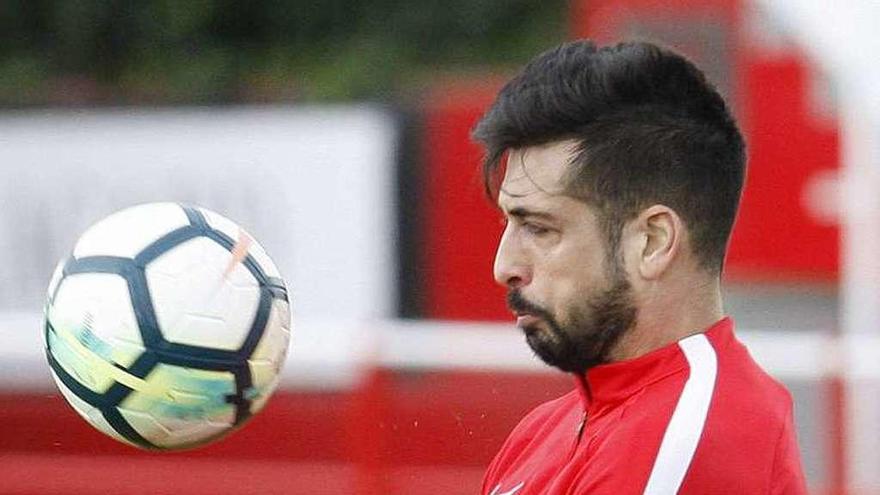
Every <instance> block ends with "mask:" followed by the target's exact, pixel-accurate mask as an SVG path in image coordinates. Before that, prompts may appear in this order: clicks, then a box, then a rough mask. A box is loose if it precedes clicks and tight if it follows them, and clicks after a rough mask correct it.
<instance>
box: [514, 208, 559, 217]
mask: <svg viewBox="0 0 880 495" xmlns="http://www.w3.org/2000/svg"><path fill="white" fill-rule="evenodd" d="M507 215H508V216H511V217H516V218H526V217H532V218H542V219H544V220H553V219H555V218H556V217H554V216H553V215H552V214H550V213H547V212H544V211H538V210H530V209H528V208H524V207H522V206H517V207H516V208H511V209H510V210H508V211H507Z"/></svg>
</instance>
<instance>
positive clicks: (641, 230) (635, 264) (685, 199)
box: [474, 41, 745, 371]
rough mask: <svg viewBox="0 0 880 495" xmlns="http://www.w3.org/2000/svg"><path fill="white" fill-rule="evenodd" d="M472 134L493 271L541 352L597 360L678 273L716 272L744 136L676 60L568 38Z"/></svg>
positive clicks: (714, 96)
mask: <svg viewBox="0 0 880 495" xmlns="http://www.w3.org/2000/svg"><path fill="white" fill-rule="evenodd" d="M474 137H475V138H476V139H477V140H478V141H480V142H482V143H483V144H484V145H485V147H486V160H485V162H484V167H483V171H484V180H485V184H486V188H487V191H488V192H489V193H490V195H492V196H493V197H495V198H497V201H498V204H499V206H500V208H501V209H502V211H503V212H504V213H505V217H506V218H507V219H508V225H507V228H506V229H505V232H504V235H503V237H502V239H501V243H500V245H499V249H498V254H497V257H496V266H495V276H496V279H497V280H498V281H499V282H500V283H502V284H504V285H505V286H507V287H508V289H509V292H510V295H509V298H508V299H509V303H510V305H511V308H512V309H513V310H514V311H516V312H517V314H519V315H521V318H519V324H520V326H522V327H523V328H524V330H525V331H526V335H527V338H528V341H529V344H530V345H531V346H532V348H533V349H535V351H536V352H537V353H538V355H539V356H541V357H542V358H543V359H545V361H547V362H548V363H550V364H553V365H556V366H558V367H560V368H562V369H564V370H566V371H584V370H586V369H588V368H589V367H591V366H593V365H595V364H598V363H602V362H605V361H607V360H608V359H609V354H610V353H611V352H613V348H614V346H615V344H616V343H617V342H618V341H619V339H620V338H621V337H622V336H623V335H624V334H625V333H626V332H627V330H628V329H630V328H631V327H632V326H633V325H635V323H636V321H637V318H638V312H639V309H640V305H641V304H642V303H643V302H644V300H645V299H646V298H651V297H654V295H656V294H657V293H658V292H657V291H658V290H659V288H661V287H662V286H663V284H664V283H666V284H667V285H669V284H668V281H669V280H671V279H674V278H675V274H676V273H681V272H682V270H688V269H690V270H692V273H694V274H698V275H699V276H703V277H706V278H707V279H714V280H717V278H718V277H719V276H720V273H721V269H722V266H723V261H724V255H725V251H726V247H727V242H728V239H729V236H730V231H731V228H732V226H733V221H734V218H735V215H736V210H737V206H738V202H739V197H740V192H741V189H742V183H743V177H744V171H745V170H744V169H745V152H744V147H745V146H744V142H743V139H742V136H741V134H740V133H739V130H738V129H737V127H736V124H735V122H734V120H733V118H732V117H731V115H730V113H729V111H728V109H727V107H726V105H725V104H724V101H723V100H722V98H721V97H720V96H719V95H718V93H717V92H716V91H715V89H714V88H713V87H712V86H711V85H710V84H709V83H708V82H707V81H706V80H705V78H704V76H703V75H702V73H701V72H700V71H699V70H698V69H696V68H695V67H694V66H693V65H692V64H691V63H690V62H688V61H687V60H686V59H684V58H683V57H681V56H680V55H677V54H675V53H672V52H670V51H667V50H663V49H661V48H658V47H656V46H654V45H651V44H647V43H626V44H620V45H616V46H613V47H605V48H596V47H595V46H594V45H593V44H591V43H589V42H586V41H580V42H573V43H567V44H564V45H562V46H560V47H558V48H556V49H553V50H550V51H548V52H545V53H543V54H541V55H539V56H538V57H537V58H535V59H534V60H533V61H532V62H530V63H529V64H528V65H527V66H526V67H525V68H524V69H523V71H522V72H521V73H520V74H519V75H517V76H516V77H515V78H514V79H512V80H511V81H510V82H509V83H508V84H507V85H506V86H505V87H504V88H503V89H502V90H501V92H500V93H499V95H498V97H497V99H496V101H495V102H494V104H493V105H492V107H491V108H490V109H489V111H488V112H487V113H486V114H485V115H484V116H483V118H482V120H481V121H480V122H479V123H478V124H477V127H476V128H475V130H474ZM692 278H693V277H692ZM682 303H685V301H682Z"/></svg>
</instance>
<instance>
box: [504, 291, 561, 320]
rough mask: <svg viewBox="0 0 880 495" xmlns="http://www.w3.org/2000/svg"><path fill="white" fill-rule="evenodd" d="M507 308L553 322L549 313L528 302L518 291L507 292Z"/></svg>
mask: <svg viewBox="0 0 880 495" xmlns="http://www.w3.org/2000/svg"><path fill="white" fill-rule="evenodd" d="M507 307H508V308H510V310H511V311H515V312H517V313H529V314H533V315H535V316H539V317H542V318H544V319H547V320H551V321H552V319H553V317H552V315H551V314H550V312H549V311H547V310H546V309H544V308H542V307H541V306H539V305H537V304H535V303H533V302H531V301H529V300H527V299H526V298H525V297H524V296H523V295H522V292H520V291H519V290H518V289H512V290H509V291H508V292H507Z"/></svg>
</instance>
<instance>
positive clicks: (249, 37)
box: [0, 0, 567, 106]
mask: <svg viewBox="0 0 880 495" xmlns="http://www.w3.org/2000/svg"><path fill="white" fill-rule="evenodd" d="M566 15H567V4H566V2H565V1H563V0H548V1H543V2H535V1H533V0H357V1H355V0H323V1H299V2H295V1H290V0H288V1H265V0H263V1H251V2H242V1H237V0H189V1H181V0H152V1H147V2H144V1H134V0H92V1H79V0H5V1H4V2H0V105H5V106H22V105H35V104H36V105H45V104H84V103H160V104H164V103H184V102H187V103H225V102H239V101H286V100H304V101H328V100H348V99H388V98H391V97H393V96H394V95H395V94H397V92H398V91H399V90H401V89H406V88H407V87H413V86H417V85H419V84H420V83H421V82H422V81H425V80H426V79H428V78H429V77H432V76H430V75H431V74H436V73H438V72H440V73H456V72H462V71H467V72H471V71H474V70H480V71H483V70H486V69H492V70H504V69H506V68H508V67H515V66H517V65H518V64H520V63H522V62H523V61H524V60H525V59H527V58H528V57H530V56H531V55H533V54H534V53H535V52H537V51H540V50H542V49H544V48H546V47H547V46H549V45H551V44H553V43H556V42H559V41H561V40H562V39H564V37H565V34H566V33H565V20H566Z"/></svg>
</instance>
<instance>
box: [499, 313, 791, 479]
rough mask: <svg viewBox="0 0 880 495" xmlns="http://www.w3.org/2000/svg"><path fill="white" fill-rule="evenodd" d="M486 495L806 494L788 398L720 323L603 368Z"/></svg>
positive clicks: (548, 406) (726, 323)
mask: <svg viewBox="0 0 880 495" xmlns="http://www.w3.org/2000/svg"><path fill="white" fill-rule="evenodd" d="M482 493H483V494H484V495H514V494H515V495H538V494H541V495H628V494H642V493H644V494H652V495H657V494H675V493H680V494H687V495H724V494H730V495H733V494H736V495H747V494H768V495H771V494H772V495H777V494H779V495H782V494H784V495H801V494H806V493H807V491H806V488H805V483H804V476H803V471H802V468H801V462H800V454H799V452H798V447H797V440H796V437H795V430H794V422H793V419H792V402H791V397H790V395H789V393H788V391H786V390H785V389H784V388H783V387H782V385H780V384H779V383H777V382H776V381H774V380H773V379H772V378H770V377H769V376H768V375H767V374H766V373H765V372H764V371H763V370H761V368H759V367H758V365H757V364H756V363H755V362H754V361H753V360H752V358H751V356H749V353H748V351H747V350H746V348H745V347H744V346H743V345H742V344H741V343H740V342H739V341H738V340H737V339H736V337H735V336H734V333H733V322H732V321H731V320H730V319H729V318H725V319H723V320H721V321H719V322H718V323H716V324H715V325H714V326H712V327H711V328H710V329H709V330H708V331H707V332H706V333H704V334H698V335H693V336H691V337H688V338H685V339H683V340H681V341H680V342H678V343H675V344H672V345H669V346H666V347H663V348H661V349H657V350H655V351H653V352H651V353H649V354H646V355H644V356H641V357H639V358H636V359H632V360H629V361H623V362H617V363H612V364H608V365H602V366H597V367H595V368H592V369H590V370H589V371H588V372H587V374H586V377H585V379H579V380H578V387H577V390H574V391H572V392H571V393H569V394H567V395H565V396H563V397H561V398H559V399H556V400H554V401H551V402H548V403H545V404H543V405H541V406H539V407H538V408H536V409H535V410H534V411H532V412H531V413H530V414H529V415H528V416H526V417H525V418H524V419H523V420H522V422H520V424H519V425H518V426H517V427H516V428H515V429H514V431H513V433H511V435H510V437H509V438H508V439H507V441H506V442H505V443H504V446H503V447H502V448H501V451H500V452H499V453H498V455H497V456H496V457H495V460H493V461H492V464H491V465H490V466H489V470H488V472H487V473H486V477H485V479H484V481H483V490H482Z"/></svg>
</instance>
